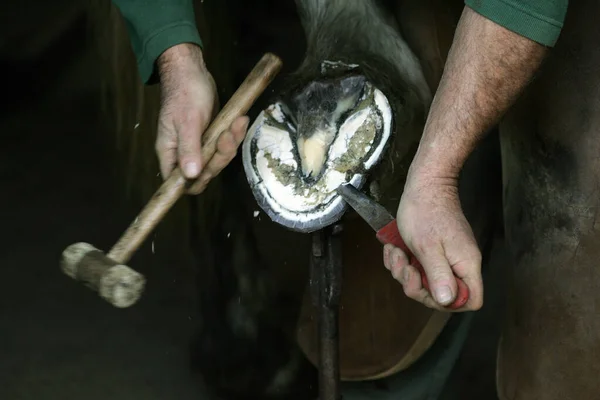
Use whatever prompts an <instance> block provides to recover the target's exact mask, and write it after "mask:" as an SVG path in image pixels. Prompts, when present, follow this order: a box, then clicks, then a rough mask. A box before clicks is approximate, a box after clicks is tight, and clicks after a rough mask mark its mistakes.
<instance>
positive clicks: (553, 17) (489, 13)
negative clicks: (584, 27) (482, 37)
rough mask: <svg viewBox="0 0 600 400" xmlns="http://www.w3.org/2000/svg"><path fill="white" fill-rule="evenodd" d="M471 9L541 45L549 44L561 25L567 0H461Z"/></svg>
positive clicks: (551, 44) (550, 44)
mask: <svg viewBox="0 0 600 400" xmlns="http://www.w3.org/2000/svg"><path fill="white" fill-rule="evenodd" d="M465 4H466V5H467V6H468V7H469V8H471V9H473V10H474V11H475V12H477V13H479V14H481V15H483V16H484V17H486V18H488V19H490V20H492V21H494V22H495V23H497V24H499V25H501V26H503V27H505V28H506V29H508V30H510V31H513V32H515V33H518V34H520V35H522V36H524V37H526V38H528V39H531V40H533V41H535V42H538V43H540V44H542V45H544V46H548V47H553V46H554V45H555V44H556V41H557V40H558V37H559V35H560V32H561V31H562V28H563V22H564V18H565V15H566V11H567V5H568V1H567V0H545V1H544V0H537V1H530V2H524V1H522V2H521V1H513V0H494V1H492V0H465Z"/></svg>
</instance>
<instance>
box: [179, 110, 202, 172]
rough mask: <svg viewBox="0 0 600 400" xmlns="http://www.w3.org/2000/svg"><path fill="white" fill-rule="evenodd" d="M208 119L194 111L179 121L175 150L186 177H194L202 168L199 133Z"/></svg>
mask: <svg viewBox="0 0 600 400" xmlns="http://www.w3.org/2000/svg"><path fill="white" fill-rule="evenodd" d="M207 125H208V120H207V119H206V118H204V117H203V116H202V114H201V113H194V114H193V115H191V116H188V117H187V118H185V119H184V120H183V121H180V122H179V125H178V131H177V139H178V143H177V152H178V158H179V165H180V168H181V170H182V172H183V175H184V176H185V177H186V178H187V179H196V178H198V176H199V175H200V171H201V168H202V154H201V152H200V149H201V135H202V132H204V130H205V129H206V126H207Z"/></svg>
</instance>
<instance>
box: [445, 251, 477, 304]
mask: <svg viewBox="0 0 600 400" xmlns="http://www.w3.org/2000/svg"><path fill="white" fill-rule="evenodd" d="M461 244H462V246H461V247H456V246H453V249H456V248H460V249H461V260H460V261H459V262H457V263H455V264H454V265H453V266H452V269H453V270H454V273H455V274H456V275H457V276H458V277H459V278H461V279H462V280H463V281H464V282H465V284H466V285H467V288H468V289H469V300H468V301H467V303H466V304H465V308H467V309H469V310H472V311H475V310H479V309H480V308H481V307H482V306H483V277H482V275H481V261H482V260H481V252H480V251H479V247H478V246H477V245H476V242H475V239H473V241H472V244H471V245H467V246H465V245H464V242H461ZM447 252H448V251H447ZM449 258H450V260H451V261H452V260H453V257H452V256H450V257H449Z"/></svg>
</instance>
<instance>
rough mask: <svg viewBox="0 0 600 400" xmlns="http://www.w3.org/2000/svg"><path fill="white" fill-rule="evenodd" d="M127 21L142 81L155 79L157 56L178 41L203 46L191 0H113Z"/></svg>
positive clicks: (148, 82) (151, 81)
mask: <svg viewBox="0 0 600 400" xmlns="http://www.w3.org/2000/svg"><path fill="white" fill-rule="evenodd" d="M112 2H113V3H114V4H115V6H117V8H118V9H119V10H120V12H121V15H122V16H123V19H124V20H125V23H126V25H127V31H128V33H129V38H130V40H131V45H132V48H133V52H134V53H135V57H136V59H137V65H138V70H139V73H140V77H141V79H142V82H144V83H145V84H152V83H156V81H157V75H156V71H155V65H156V64H155V63H156V59H157V58H158V57H159V56H160V55H161V54H162V53H163V52H164V51H165V50H167V49H168V48H169V47H172V46H174V45H176V44H180V43H195V44H197V45H198V46H202V41H201V39H200V34H199V33H198V28H197V27H196V19H195V14H194V5H193V2H192V0H145V1H144V0H112Z"/></svg>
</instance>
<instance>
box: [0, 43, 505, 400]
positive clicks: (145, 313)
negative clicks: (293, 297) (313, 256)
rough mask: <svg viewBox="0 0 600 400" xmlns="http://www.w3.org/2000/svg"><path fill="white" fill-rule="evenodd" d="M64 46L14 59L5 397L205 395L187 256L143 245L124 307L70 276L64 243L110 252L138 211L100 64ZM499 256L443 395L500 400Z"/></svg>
mask: <svg viewBox="0 0 600 400" xmlns="http://www.w3.org/2000/svg"><path fill="white" fill-rule="evenodd" d="M62 46H63V49H64V54H62V55H63V56H60V57H54V58H53V59H54V65H51V64H48V60H46V61H44V62H42V63H41V64H31V63H25V64H7V63H3V65H4V66H3V68H4V70H3V71H2V72H3V77H4V79H6V80H7V81H8V82H7V84H6V88H5V91H4V93H3V94H4V96H3V97H4V99H5V102H7V103H8V104H7V106H6V107H4V109H3V110H0V132H1V134H2V138H3V145H2V146H0V179H1V181H0V182H2V186H3V188H2V196H0V210H1V211H0V215H1V218H0V221H1V223H2V225H1V230H0V232H1V236H0V237H1V240H0V268H2V269H1V272H2V275H1V276H2V277H1V278H0V399H2V400H34V399H35V400H52V399H61V400H75V399H84V398H85V399H87V400H95V399H98V400H100V399H102V400H105V399H112V400H120V399H123V400H124V399H127V400H132V399H144V400H153V399H180V400H186V399H201V398H203V396H202V389H201V385H200V384H199V381H198V379H197V377H193V376H192V375H191V374H190V371H189V368H188V366H189V360H188V358H189V357H188V344H189V339H190V336H191V334H192V332H193V329H194V328H195V326H196V321H195V316H194V313H195V310H194V309H195V306H196V304H195V297H194V293H193V290H192V285H191V283H190V282H188V281H187V280H189V279H190V278H189V277H188V278H186V275H185V273H184V271H185V270H186V268H185V266H184V265H185V264H186V263H189V261H188V260H186V259H183V258H182V257H180V256H179V255H178V254H173V253H174V252H170V251H169V249H162V248H160V246H153V244H152V242H151V241H150V242H148V243H146V244H145V245H144V246H143V248H142V249H140V250H139V251H138V253H137V254H136V256H135V257H134V259H133V260H132V262H131V263H130V264H131V265H132V266H133V267H134V268H136V269H138V270H140V271H141V272H143V273H144V274H145V275H146V277H147V279H148V282H149V283H148V287H147V290H146V293H145V295H144V297H143V298H142V300H141V301H140V302H139V303H138V304H137V305H136V306H135V307H132V308H129V309H125V310H119V309H116V308H113V307H112V306H110V305H109V304H107V303H105V302H104V301H102V300H101V299H100V298H99V297H97V296H96V295H95V294H94V293H93V292H92V291H90V290H89V289H87V288H85V287H83V286H81V285H80V284H78V283H76V282H74V281H73V280H71V279H70V278H68V277H66V276H65V275H63V274H62V272H61V271H60V270H59V264H58V261H59V258H60V254H61V252H62V250H63V249H64V248H65V247H66V246H68V245H69V244H71V243H74V242H78V241H87V242H90V243H93V244H95V245H97V247H99V248H101V249H108V248H109V247H110V246H111V244H112V243H113V241H114V240H116V239H117V237H118V235H119V234H120V233H121V232H122V230H123V229H124V228H125V227H126V226H127V224H128V223H129V222H130V221H131V220H132V219H133V218H134V217H135V214H136V212H137V211H138V210H137V209H131V208H128V207H125V206H123V204H124V202H123V201H122V199H121V194H120V193H118V192H117V190H116V188H115V187H114V186H113V181H114V176H113V175H112V174H113V168H112V163H111V159H110V156H109V154H110V153H109V152H108V151H107V149H106V148H105V146H106V144H105V141H103V140H102V139H103V138H102V135H103V133H104V132H103V131H102V129H101V124H99V120H98V118H99V117H98V110H99V108H100V105H99V103H98V96H97V95H96V94H97V90H98V87H97V84H96V82H94V81H93V79H89V73H90V71H91V70H92V68H94V67H95V60H94V59H93V58H92V57H91V56H90V55H89V52H87V51H86V50H85V44H82V43H76V42H70V43H65V44H64V45H62ZM22 67H28V68H29V69H21V68H22ZM40 71H43V73H44V75H43V77H40V75H39V73H40ZM496 254H497V255H498V256H499V257H498V259H497V261H496V262H495V264H494V265H493V267H492V269H491V271H490V276H489V277H488V282H493V283H494V284H493V285H492V284H488V286H487V287H486V289H487V292H486V296H487V300H486V305H485V307H484V309H483V310H482V311H481V312H480V313H478V315H477V317H476V318H475V322H474V326H473V329H472V333H471V337H470V339H469V341H468V344H467V347H466V348H465V351H464V354H463V356H462V357H461V359H460V361H459V365H458V366H457V370H456V372H455V373H454V374H453V376H452V377H451V379H450V383H449V385H448V388H447V390H446V393H445V395H444V397H443V400H452V399H458V398H460V399H462V400H465V399H467V400H468V399H477V400H488V399H489V400H493V399H495V394H494V389H493V381H494V357H495V343H496V340H497V331H498V323H497V319H498V316H499V315H501V308H502V307H501V305H502V302H501V297H499V296H498V293H500V292H501V287H502V285H501V282H502V274H501V272H502V271H501V267H502V264H503V263H504V262H505V261H504V260H505V258H504V257H503V251H502V244H501V242H499V245H498V247H497V249H496Z"/></svg>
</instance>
